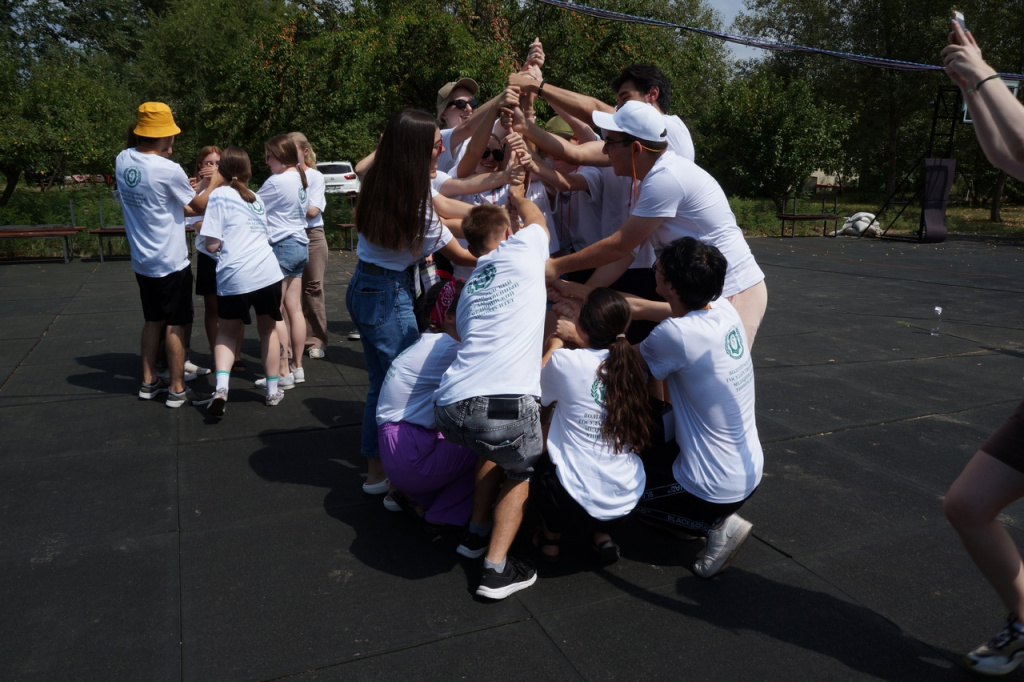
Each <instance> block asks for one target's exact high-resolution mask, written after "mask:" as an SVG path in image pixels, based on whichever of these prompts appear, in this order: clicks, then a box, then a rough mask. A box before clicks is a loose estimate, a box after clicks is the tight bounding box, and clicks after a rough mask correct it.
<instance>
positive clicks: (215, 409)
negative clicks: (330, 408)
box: [201, 147, 284, 417]
mask: <svg viewBox="0 0 1024 682" xmlns="http://www.w3.org/2000/svg"><path fill="white" fill-rule="evenodd" d="M251 175H252V170H251V166H250V164H249V155H248V154H246V153H245V150H243V149H239V148H238V147H228V148H227V149H225V150H224V153H223V154H221V157H220V165H219V166H218V167H217V172H216V173H215V174H214V175H213V176H212V177H211V180H210V188H211V189H210V201H209V203H208V204H207V207H206V216H205V218H204V220H203V225H202V229H201V233H202V235H203V237H204V238H205V242H206V249H207V250H208V251H209V252H210V253H212V254H214V255H216V256H217V315H218V317H219V318H220V319H219V321H218V328H217V343H216V345H215V346H214V349H213V357H214V361H215V363H216V367H217V390H216V393H214V396H213V402H211V403H210V407H209V411H210V415H211V416H214V417H221V416H223V415H224V409H225V405H226V404H227V401H228V380H229V378H230V376H231V367H232V365H233V364H234V362H235V349H236V348H237V347H238V343H239V341H240V339H241V338H242V336H243V335H244V333H245V325H246V324H251V323H252V319H251V317H250V316H249V308H250V307H251V308H253V309H255V311H256V328H257V330H258V331H259V336H260V350H261V351H262V356H263V368H264V370H266V373H267V397H266V403H267V405H268V406H273V405H277V404H278V403H279V402H281V399H282V398H283V397H284V393H282V392H281V391H280V389H279V387H278V383H277V370H278V362H279V359H278V355H279V341H278V336H277V331H276V329H275V327H276V325H277V323H278V321H280V320H281V280H282V278H283V275H282V274H281V268H280V266H279V265H278V262H277V258H276V256H275V255H274V251H273V249H272V248H271V247H270V244H269V242H268V241H267V211H266V207H265V206H264V204H263V200H262V199H261V198H260V197H259V196H258V195H257V194H254V193H253V191H252V190H250V189H249V186H248V182H249V178H250V177H251Z"/></svg>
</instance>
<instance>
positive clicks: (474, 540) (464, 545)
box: [455, 530, 491, 559]
mask: <svg viewBox="0 0 1024 682" xmlns="http://www.w3.org/2000/svg"><path fill="white" fill-rule="evenodd" d="M490 544H491V536H490V535H477V534H476V533H472V532H470V531H468V530H467V531H466V534H465V535H463V536H462V542H460V543H459V546H458V547H456V548H455V551H456V552H458V553H459V554H461V555H462V556H464V557H466V558H467V559H479V558H480V557H482V556H483V555H484V554H486V553H487V547H488V545H490Z"/></svg>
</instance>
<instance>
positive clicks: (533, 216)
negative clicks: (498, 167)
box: [508, 185, 551, 239]
mask: <svg viewBox="0 0 1024 682" xmlns="http://www.w3.org/2000/svg"><path fill="white" fill-rule="evenodd" d="M508 200H509V203H511V204H512V205H513V206H514V207H515V209H516V212H517V213H519V216H520V217H521V218H522V219H523V223H524V224H525V225H533V224H537V225H540V226H541V228H543V230H544V236H545V238H547V239H551V234H550V233H549V232H548V222H547V220H545V219H544V213H543V212H541V210H540V209H539V208H537V204H535V203H533V202H532V201H530V200H529V199H527V198H526V188H525V186H523V185H510V186H509V188H508Z"/></svg>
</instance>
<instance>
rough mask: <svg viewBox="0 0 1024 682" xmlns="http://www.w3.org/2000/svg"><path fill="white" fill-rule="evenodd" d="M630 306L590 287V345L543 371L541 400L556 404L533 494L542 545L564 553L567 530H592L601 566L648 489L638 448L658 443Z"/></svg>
mask: <svg viewBox="0 0 1024 682" xmlns="http://www.w3.org/2000/svg"><path fill="white" fill-rule="evenodd" d="M629 322H630V312H629V304H628V303H627V302H626V299H625V298H624V297H623V296H622V294H620V293H618V292H616V291H612V290H611V289H606V288H597V289H594V290H592V291H591V292H590V294H589V295H588V296H587V299H586V301H585V302H584V303H583V307H582V309H581V310H580V314H579V319H578V320H577V322H576V331H577V333H578V335H579V337H580V339H582V340H583V343H584V345H585V347H583V348H579V349H576V350H568V349H564V348H563V349H558V350H555V351H554V352H553V353H552V354H551V358H550V359H549V360H548V362H547V364H546V365H545V366H544V369H543V371H542V372H541V391H542V393H541V403H542V404H543V405H545V406H549V405H552V404H554V411H553V414H552V420H551V427H550V429H549V430H548V436H547V446H548V458H549V459H548V462H549V465H548V466H545V467H544V468H543V470H542V471H540V472H539V474H538V475H535V477H534V482H535V485H534V489H533V490H532V491H531V494H530V499H531V500H533V501H535V502H536V503H537V506H538V508H539V511H540V513H541V516H542V517H543V520H544V529H543V530H542V531H541V532H540V533H538V536H537V539H536V541H537V544H538V546H539V548H540V550H541V552H542V553H543V554H544V555H545V556H546V557H547V558H549V559H554V558H555V557H557V556H558V550H559V547H558V543H559V540H560V538H561V534H562V532H563V531H568V530H582V531H586V532H590V533H593V542H594V550H595V552H596V554H597V558H598V560H599V561H600V562H601V563H602V564H605V565H606V564H610V563H614V562H615V561H616V560H617V559H618V556H619V548H618V546H617V545H616V544H615V543H614V542H613V541H612V539H611V536H610V535H609V532H610V531H611V530H613V529H614V527H615V526H616V525H617V523H618V522H620V521H622V520H623V519H624V518H625V517H626V515H628V514H629V513H630V511H632V509H633V507H634V506H636V503H637V501H638V500H639V499H640V495H641V494H642V493H643V491H644V483H645V480H646V479H645V477H644V467H643V463H642V462H641V461H640V458H639V456H638V455H637V453H638V452H640V451H641V450H643V449H644V448H646V447H647V446H648V444H649V443H650V440H651V418H650V408H649V404H648V397H647V380H648V375H647V370H646V368H645V366H644V364H643V361H642V359H641V358H640V355H639V353H637V351H636V350H635V349H634V348H633V346H632V345H631V344H630V343H629V341H628V340H627V339H626V329H627V328H628V327H629Z"/></svg>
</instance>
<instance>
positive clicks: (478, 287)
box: [466, 264, 498, 294]
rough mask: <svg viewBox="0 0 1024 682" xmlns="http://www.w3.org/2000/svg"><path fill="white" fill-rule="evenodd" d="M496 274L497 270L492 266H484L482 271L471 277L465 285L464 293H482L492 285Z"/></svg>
mask: <svg viewBox="0 0 1024 682" xmlns="http://www.w3.org/2000/svg"><path fill="white" fill-rule="evenodd" d="M497 274H498V269H497V268H496V267H494V265H493V264H488V265H486V266H484V269H483V270H481V271H480V272H478V273H476V274H475V275H473V277H472V278H470V280H469V282H467V283H466V293H467V294H475V293H476V292H478V291H483V290H484V289H486V288H487V287H489V286H491V284H493V283H494V278H495V277H496V276H497Z"/></svg>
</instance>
